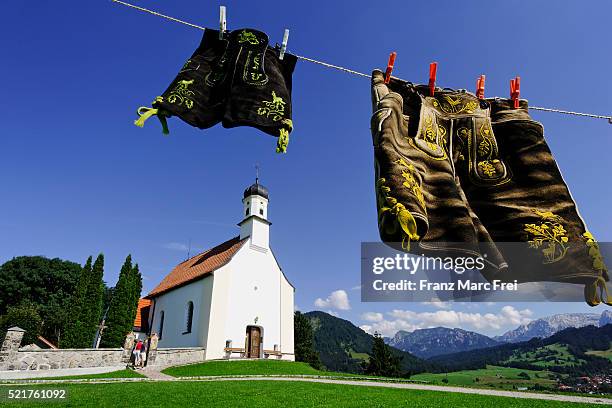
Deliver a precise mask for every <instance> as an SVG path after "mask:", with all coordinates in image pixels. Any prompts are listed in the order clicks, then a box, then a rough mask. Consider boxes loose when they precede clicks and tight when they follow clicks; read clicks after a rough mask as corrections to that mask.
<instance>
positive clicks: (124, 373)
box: [35, 370, 144, 380]
mask: <svg viewBox="0 0 612 408" xmlns="http://www.w3.org/2000/svg"><path fill="white" fill-rule="evenodd" d="M142 377H144V375H142V374H140V373H138V372H136V371H134V370H118V371H111V372H108V373H100V374H84V375H68V376H63V377H41V378H35V379H36V380H87V379H95V378H142Z"/></svg>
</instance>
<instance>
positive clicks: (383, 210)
mask: <svg viewBox="0 0 612 408" xmlns="http://www.w3.org/2000/svg"><path fill="white" fill-rule="evenodd" d="M386 182H387V180H386V179H384V178H380V179H378V188H379V192H380V196H381V197H380V202H379V208H378V224H379V227H381V228H382V221H383V218H384V216H385V215H386V214H387V213H389V214H391V215H392V216H394V217H395V218H396V221H397V223H398V225H399V227H400V229H401V231H402V249H405V250H410V241H411V240H412V241H416V240H418V239H419V238H420V237H419V235H418V234H417V225H416V220H415V219H414V217H413V216H412V214H411V213H410V211H408V210H407V209H406V207H404V205H403V204H402V203H398V202H397V199H396V198H394V197H391V196H390V195H389V193H390V192H391V189H390V188H389V187H387V186H386V185H385V183H386Z"/></svg>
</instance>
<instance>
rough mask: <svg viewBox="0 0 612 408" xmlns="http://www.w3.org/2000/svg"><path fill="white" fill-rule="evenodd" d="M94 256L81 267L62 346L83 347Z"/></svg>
mask: <svg viewBox="0 0 612 408" xmlns="http://www.w3.org/2000/svg"><path fill="white" fill-rule="evenodd" d="M91 261H92V257H91V256H90V257H89V258H87V262H85V266H83V268H82V269H81V274H80V275H79V282H78V284H77V287H76V290H75V292H74V294H73V295H72V302H71V303H72V307H71V310H70V314H69V319H70V321H69V322H68V324H67V327H66V332H65V333H64V336H63V337H62V339H61V344H60V346H61V347H62V348H78V347H83V346H82V344H83V339H84V330H85V322H84V321H83V319H82V311H83V310H84V307H85V306H86V296H87V287H88V286H89V281H90V278H91V273H92V267H91Z"/></svg>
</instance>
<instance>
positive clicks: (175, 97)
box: [168, 79, 195, 109]
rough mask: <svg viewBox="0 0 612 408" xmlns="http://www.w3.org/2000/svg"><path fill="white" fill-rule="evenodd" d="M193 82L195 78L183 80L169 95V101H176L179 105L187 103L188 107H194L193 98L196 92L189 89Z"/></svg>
mask: <svg viewBox="0 0 612 408" xmlns="http://www.w3.org/2000/svg"><path fill="white" fill-rule="evenodd" d="M191 84H193V79H191V80H189V81H187V80H181V81H179V82H178V84H177V85H176V86H175V87H174V89H173V90H172V91H171V92H170V95H168V102H169V103H175V104H177V105H178V106H181V105H185V107H187V108H188V109H191V108H193V99H191V98H192V97H193V96H194V95H195V93H194V92H193V91H191V90H189V89H188V87H189V85H191Z"/></svg>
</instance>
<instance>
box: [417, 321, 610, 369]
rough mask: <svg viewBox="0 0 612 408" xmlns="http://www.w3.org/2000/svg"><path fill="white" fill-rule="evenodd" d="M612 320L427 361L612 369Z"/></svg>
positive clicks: (459, 364)
mask: <svg viewBox="0 0 612 408" xmlns="http://www.w3.org/2000/svg"><path fill="white" fill-rule="evenodd" d="M611 345H612V324H608V325H605V326H602V327H595V326H585V327H580V328H569V329H565V330H562V331H560V332H558V333H556V334H554V335H552V336H550V337H548V338H545V339H540V338H534V339H531V340H529V341H525V342H520V343H512V344H503V345H499V346H495V347H489V348H484V349H480V350H474V351H465V352H460V353H453V354H445V355H440V356H435V357H432V358H430V359H429V360H428V361H430V362H432V363H435V364H436V365H438V366H442V367H444V369H445V370H447V371H460V370H468V369H477V368H484V367H485V366H486V365H487V364H490V365H501V366H507V367H516V368H524V369H533V370H542V369H547V370H551V371H555V372H560V373H568V374H573V375H594V374H605V373H610V372H612V361H611V360H610V359H609V358H607V357H606V356H609V355H610V353H611Z"/></svg>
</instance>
